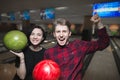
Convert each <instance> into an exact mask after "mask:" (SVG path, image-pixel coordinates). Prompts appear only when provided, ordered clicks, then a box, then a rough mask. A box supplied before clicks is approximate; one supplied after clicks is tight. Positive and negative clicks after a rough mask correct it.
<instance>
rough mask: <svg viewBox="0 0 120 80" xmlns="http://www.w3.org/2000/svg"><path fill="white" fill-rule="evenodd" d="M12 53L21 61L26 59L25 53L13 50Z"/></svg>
mask: <svg viewBox="0 0 120 80" xmlns="http://www.w3.org/2000/svg"><path fill="white" fill-rule="evenodd" d="M10 52H11V53H13V54H14V55H16V56H18V57H19V58H20V59H24V54H23V52H14V51H12V50H10Z"/></svg>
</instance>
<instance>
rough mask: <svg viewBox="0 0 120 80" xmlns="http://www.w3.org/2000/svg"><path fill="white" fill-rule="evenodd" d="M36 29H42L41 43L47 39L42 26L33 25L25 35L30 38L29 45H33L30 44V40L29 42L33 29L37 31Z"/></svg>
mask: <svg viewBox="0 0 120 80" xmlns="http://www.w3.org/2000/svg"><path fill="white" fill-rule="evenodd" d="M35 28H39V29H41V31H42V32H43V40H42V41H41V43H42V42H43V41H44V40H45V39H46V33H45V31H44V29H43V28H42V27H41V26H38V25H32V26H30V28H29V29H28V30H27V31H26V32H25V34H26V35H27V38H28V45H30V44H31V42H30V40H29V37H30V35H31V33H32V31H33V29H35Z"/></svg>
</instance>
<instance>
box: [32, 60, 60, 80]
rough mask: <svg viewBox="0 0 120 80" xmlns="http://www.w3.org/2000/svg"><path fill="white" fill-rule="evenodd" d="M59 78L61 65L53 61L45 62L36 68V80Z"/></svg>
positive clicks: (34, 71)
mask: <svg viewBox="0 0 120 80" xmlns="http://www.w3.org/2000/svg"><path fill="white" fill-rule="evenodd" d="M59 77H60V68H59V65H58V64H57V63H56V62H54V61H52V60H43V61H41V62H39V63H38V64H37V65H36V66H35V67H34V70H33V78H34V80H59Z"/></svg>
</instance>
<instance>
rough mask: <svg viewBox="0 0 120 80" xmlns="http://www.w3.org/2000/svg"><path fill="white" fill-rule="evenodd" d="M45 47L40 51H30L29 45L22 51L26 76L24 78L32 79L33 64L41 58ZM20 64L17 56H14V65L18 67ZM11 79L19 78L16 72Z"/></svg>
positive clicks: (26, 79) (16, 79) (17, 79)
mask: <svg viewBox="0 0 120 80" xmlns="http://www.w3.org/2000/svg"><path fill="white" fill-rule="evenodd" d="M44 51H45V48H43V49H42V50H41V51H38V52H35V51H32V50H31V49H30V48H29V47H27V48H26V49H25V50H24V51H23V52H24V58H25V65H26V77H25V79H24V80H33V79H32V71H33V69H34V66H35V65H36V64H37V63H38V62H39V61H41V60H43V56H44ZM19 65H20V59H19V57H16V60H15V66H16V67H19ZM13 80H21V79H19V77H18V75H17V74H16V75H15V77H14V79H13Z"/></svg>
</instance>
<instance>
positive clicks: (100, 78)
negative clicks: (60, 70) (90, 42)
mask: <svg viewBox="0 0 120 80" xmlns="http://www.w3.org/2000/svg"><path fill="white" fill-rule="evenodd" d="M83 80H120V75H119V72H118V69H117V66H116V63H115V60H114V57H113V53H112V49H111V46H108V47H107V48H106V49H104V50H103V51H97V52H96V53H95V54H94V56H93V58H92V60H91V62H90V64H89V66H88V68H87V70H86V72H85V74H84V77H83Z"/></svg>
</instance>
